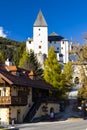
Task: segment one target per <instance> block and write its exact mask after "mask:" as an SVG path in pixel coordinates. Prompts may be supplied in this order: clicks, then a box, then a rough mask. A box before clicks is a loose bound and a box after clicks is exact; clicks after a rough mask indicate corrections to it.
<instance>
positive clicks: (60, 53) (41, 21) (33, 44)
mask: <svg viewBox="0 0 87 130" xmlns="http://www.w3.org/2000/svg"><path fill="white" fill-rule="evenodd" d="M50 46H53V47H54V51H55V53H56V55H57V59H58V61H60V62H62V63H67V62H68V40H67V39H65V38H64V37H62V36H59V35H57V34H56V33H54V32H53V33H52V34H51V35H48V25H47V23H46V20H45V18H44V16H43V14H42V12H41V11H39V13H38V16H37V18H36V20H35V22H34V25H33V37H32V38H28V40H27V41H26V49H27V51H29V52H30V51H34V53H35V54H36V55H37V58H38V60H39V62H40V63H41V65H43V63H44V59H45V58H46V57H47V56H48V51H49V48H50Z"/></svg>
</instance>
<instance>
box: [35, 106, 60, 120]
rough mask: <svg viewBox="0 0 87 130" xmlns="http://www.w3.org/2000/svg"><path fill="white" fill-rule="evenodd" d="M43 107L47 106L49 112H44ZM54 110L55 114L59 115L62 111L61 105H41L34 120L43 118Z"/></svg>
mask: <svg viewBox="0 0 87 130" xmlns="http://www.w3.org/2000/svg"><path fill="white" fill-rule="evenodd" d="M43 106H46V107H47V111H46V112H44V111H43V110H42V107H43ZM51 108H53V109H54V113H58V112H59V111H60V105H59V104H58V103H48V104H45V103H43V104H41V106H40V108H39V110H38V111H37V113H36V114H35V116H34V118H37V117H41V116H43V115H46V114H48V115H49V114H50V109H51Z"/></svg>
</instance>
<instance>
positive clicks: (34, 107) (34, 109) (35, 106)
mask: <svg viewBox="0 0 87 130" xmlns="http://www.w3.org/2000/svg"><path fill="white" fill-rule="evenodd" d="M40 105H41V103H40V102H35V103H34V104H33V105H32V107H31V108H30V110H29V112H28V113H27V115H26V116H25V118H24V122H25V123H29V122H31V121H32V119H33V117H34V115H35V114H36V112H37V110H38V109H39V107H40Z"/></svg>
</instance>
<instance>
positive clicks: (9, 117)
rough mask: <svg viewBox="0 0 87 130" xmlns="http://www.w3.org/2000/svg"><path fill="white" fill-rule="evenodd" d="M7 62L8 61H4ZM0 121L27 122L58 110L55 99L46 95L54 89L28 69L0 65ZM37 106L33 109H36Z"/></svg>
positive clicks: (5, 122)
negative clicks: (52, 109)
mask: <svg viewBox="0 0 87 130" xmlns="http://www.w3.org/2000/svg"><path fill="white" fill-rule="evenodd" d="M6 63H8V62H6ZM0 66H1V67H0V124H1V125H5V124H9V123H12V121H13V120H14V122H16V123H22V122H29V121H31V120H32V119H34V118H36V117H40V116H42V115H45V114H49V113H50V109H51V108H54V112H59V103H58V101H54V100H53V98H52V97H50V93H49V92H50V91H51V92H53V91H55V89H54V88H53V87H52V86H50V85H49V84H48V83H46V82H45V81H43V80H41V79H40V78H39V77H37V76H36V75H35V74H34V73H33V72H32V71H26V70H24V69H20V68H17V67H16V66H8V65H0ZM36 110H37V111H36Z"/></svg>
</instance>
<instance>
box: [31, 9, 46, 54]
mask: <svg viewBox="0 0 87 130" xmlns="http://www.w3.org/2000/svg"><path fill="white" fill-rule="evenodd" d="M33 43H34V52H35V54H42V55H46V56H47V55H48V26H47V23H46V21H45V18H44V16H43V14H42V12H41V10H40V11H39V13H38V15H37V18H36V20H35V22H34V25H33Z"/></svg>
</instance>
